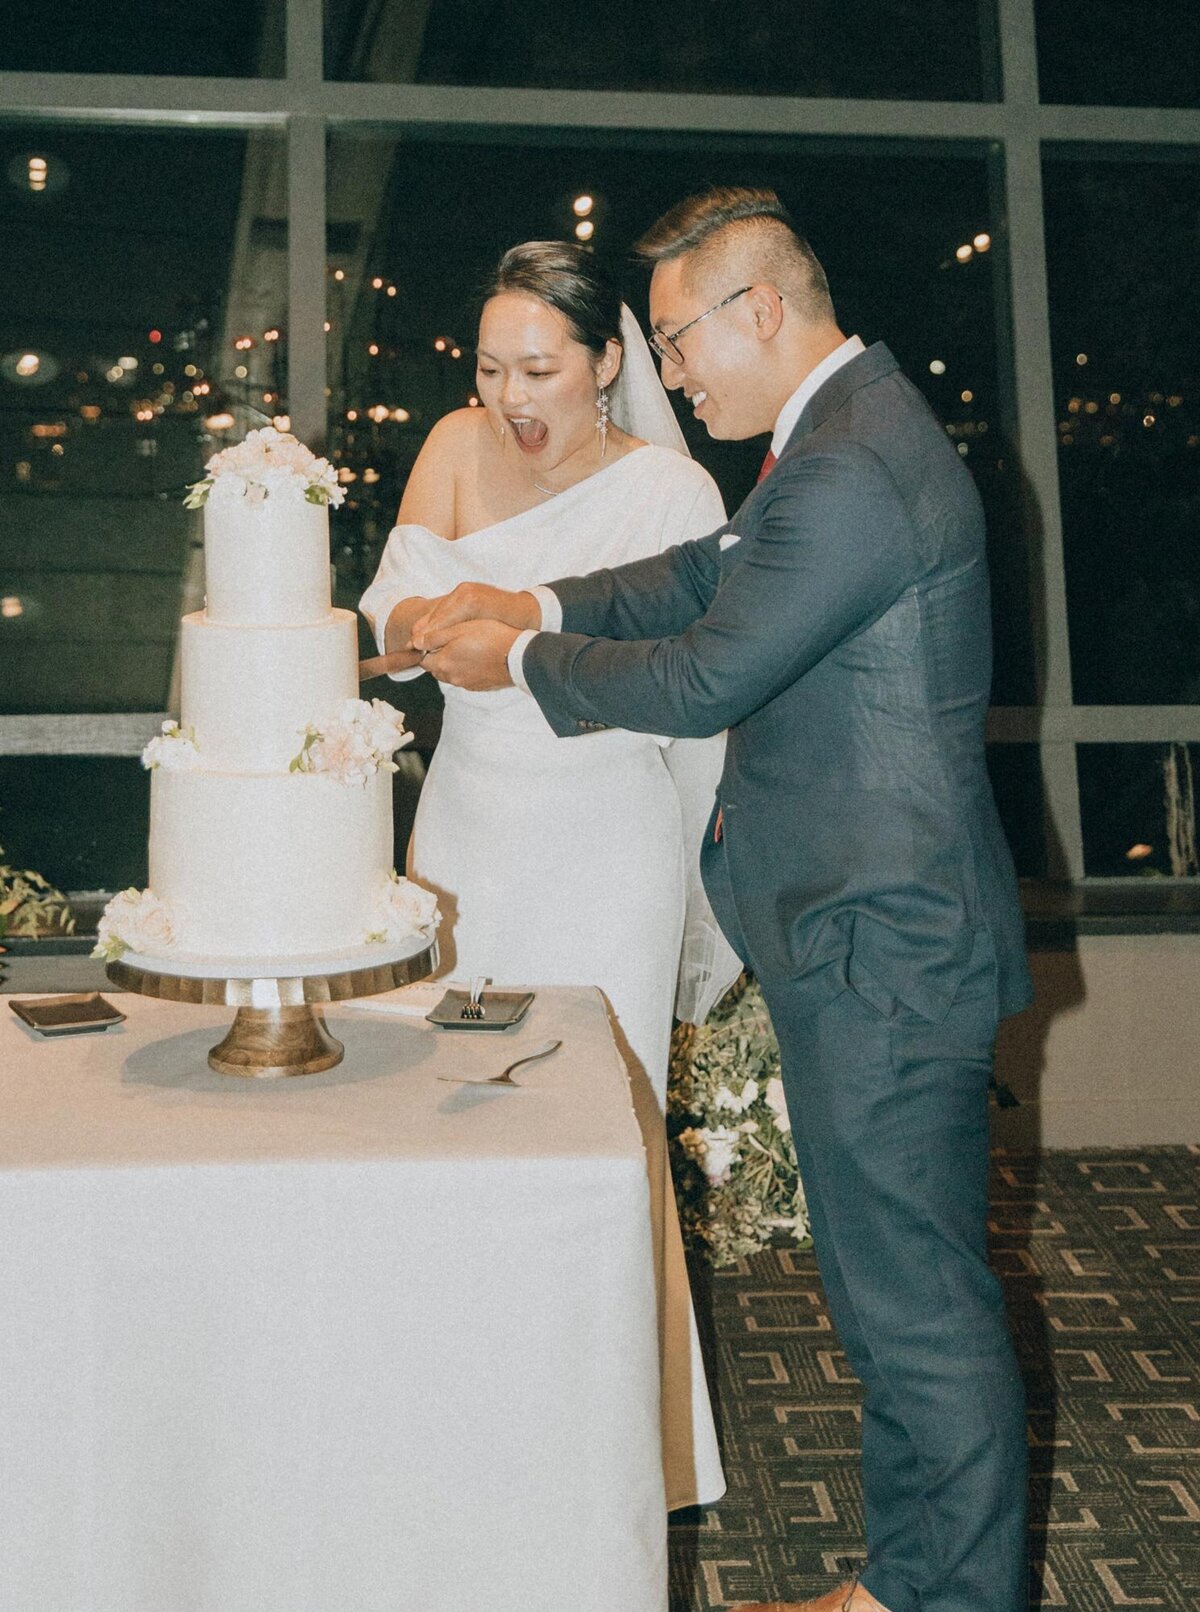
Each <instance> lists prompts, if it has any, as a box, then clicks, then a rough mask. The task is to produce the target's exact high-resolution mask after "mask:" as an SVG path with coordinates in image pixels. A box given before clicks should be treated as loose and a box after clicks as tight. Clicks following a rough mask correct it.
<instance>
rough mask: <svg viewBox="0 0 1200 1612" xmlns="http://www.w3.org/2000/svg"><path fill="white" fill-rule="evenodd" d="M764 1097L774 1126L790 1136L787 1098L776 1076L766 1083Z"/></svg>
mask: <svg viewBox="0 0 1200 1612" xmlns="http://www.w3.org/2000/svg"><path fill="white" fill-rule="evenodd" d="M764 1095H765V1097H766V1099H767V1107H768V1108H769V1109H770V1110H771V1112H772V1114H774V1116H775V1123H776V1125H778V1127H779V1129H780V1130H781V1131H785V1132H786V1133H787V1134H788V1135H789V1136H790V1135H791V1131H792V1122H791V1120H790V1119H789V1118H788V1106H787V1098H786V1097H785V1096H784V1094H783V1081H782V1080H780V1078H779V1076H778V1075H772V1077H771V1079H770V1080H768V1081H767V1089H766V1092H765V1093H764Z"/></svg>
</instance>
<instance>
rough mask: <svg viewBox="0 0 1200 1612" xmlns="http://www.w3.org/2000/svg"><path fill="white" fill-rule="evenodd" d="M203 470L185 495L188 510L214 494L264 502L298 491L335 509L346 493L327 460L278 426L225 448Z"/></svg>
mask: <svg viewBox="0 0 1200 1612" xmlns="http://www.w3.org/2000/svg"><path fill="white" fill-rule="evenodd" d="M204 468H205V470H207V472H208V474H207V476H205V477H204V479H203V480H202V481H197V482H194V483H193V484H192V486H191V487H189V489H188V496H187V497H186V498H185V499H184V504H185V506H186V508H188V509H200V508H202V507H203V506H204V505H205V504H206V503H207V502H208V501H209V499H210V497H211V498H213V499H214V500H216V501H217V502H218V503H225V502H233V503H236V502H240V501H241V500H242V499H247V500H248V501H249V502H250V503H252V504H261V503H263V502H264V500H266V499H268V498H287V497H296V496H297V495H298V496H299V497H301V498H303V499H304V500H305V502H306V503H309V504H332V506H333V507H334V509H336V508H337V507H338V505H339V504H340V503H342V501H343V500H344V498H345V496H346V494H345V490H344V489H343V488H341V487H339V486H338V479H337V471H336V470H334V468H333V466H332V465H331V464H330V463H329V461H328V459H318V458H317V456H316V454H315V453H313V451H312V450H311V448H306V447H305V446H304V444H303V443H302V442H300V441H299V440H298V439H297V438H296V437H294V436H292V435H291V433H290V432H287V431H277V430H276V429H275V427H274V426H273V425H265V426H263V427H262V429H261V430H259V431H251V432H250V433H249V435H248V436H247V437H246V438H245V440H244V441H242V442H237V443H234V444H233V446H232V447H229V448H222V449H221V451H220V452H219V453H214V454H213V456H212V458H211V459H209V460H208V462H207V463H206V464H205V466H204Z"/></svg>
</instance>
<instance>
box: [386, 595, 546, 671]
mask: <svg viewBox="0 0 1200 1612" xmlns="http://www.w3.org/2000/svg"><path fill="white" fill-rule="evenodd" d="M488 591H490V592H499V591H500V590H499V589H490V590H488ZM535 602H536V601H535ZM415 636H416V634H415V633H414V638H415ZM424 636H425V637H426V638H427V639H429V640H430V647H429V648H427V649H426V651H425V653H424V655H423V656H422V659H421V665H422V666H423V667H424V668H425V670H426V671H427V672H432V673H433V675H434V677H436V678H437V680H438V682H439V683H453V684H454V686H455V687H456V688H470V689H477V690H484V689H494V688H511V687H512V678H511V677H510V675H509V671H508V652H509V650H510V649H511V648H512V646H513V643H514V641H515V640H516V638H517V637H518V636H519V632H518V629H517V628H515V627H509V626H507V625H506V624H505V623H504V622H502V621H462V622H458V623H457V624H456V625H454V626H452V627H448V628H447V629H446V630H445V631H444V632H438V633H436V634H432V635H430V634H425V635H424Z"/></svg>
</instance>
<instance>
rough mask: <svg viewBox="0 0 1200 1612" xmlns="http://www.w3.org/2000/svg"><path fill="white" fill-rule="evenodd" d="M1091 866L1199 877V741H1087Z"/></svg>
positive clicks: (1086, 842)
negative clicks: (1170, 742) (1089, 742)
mask: <svg viewBox="0 0 1200 1612" xmlns="http://www.w3.org/2000/svg"><path fill="white" fill-rule="evenodd" d="M1078 759H1079V805H1080V812H1081V815H1082V819H1083V848H1084V868H1085V871H1086V872H1087V873H1089V874H1092V875H1100V876H1108V877H1112V876H1114V875H1128V876H1129V877H1133V878H1138V877H1141V878H1163V877H1168V878H1194V877H1195V876H1196V875H1197V874H1200V860H1198V854H1197V814H1196V800H1197V789H1198V787H1200V745H1194V744H1081V745H1080V746H1079V749H1078Z"/></svg>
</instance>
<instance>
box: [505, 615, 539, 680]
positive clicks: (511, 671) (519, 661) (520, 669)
mask: <svg viewBox="0 0 1200 1612" xmlns="http://www.w3.org/2000/svg"><path fill="white" fill-rule="evenodd" d="M537 591H538V592H541V591H542V590H541V589H538V590H537ZM536 637H537V633H535V632H534V631H533V630H532V629H528V628H527V629H526V631H525V632H522V633H518V634H517V636H516V637H515V638H514V639H513V641H512V648H511V649H510V650H509V652H508V675H509V676H510V677H511V678H512V680H513V685H514V687H516V688H520V689H524V691H525V693H526V694H528V693H529V684H528V683H527V682H526V681H525V665H524V662H525V646H526V644H528V643H529V641H530V639H531V638H536Z"/></svg>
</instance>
